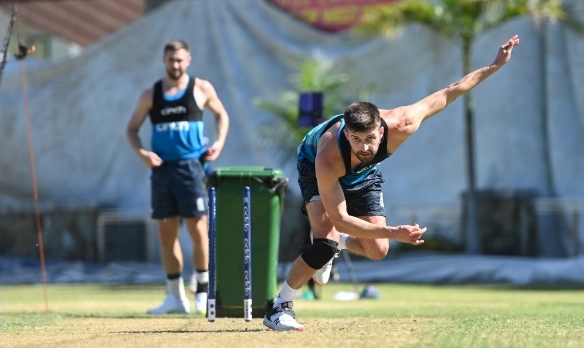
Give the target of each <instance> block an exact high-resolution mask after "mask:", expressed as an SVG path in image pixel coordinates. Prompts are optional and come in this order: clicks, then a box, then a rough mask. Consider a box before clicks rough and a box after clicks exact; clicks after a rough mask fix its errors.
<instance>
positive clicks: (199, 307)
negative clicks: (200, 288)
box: [195, 292, 207, 315]
mask: <svg viewBox="0 0 584 348" xmlns="http://www.w3.org/2000/svg"><path fill="white" fill-rule="evenodd" d="M195 313H196V314H202V315H205V314H207V293H206V292H200V293H198V294H196V295H195Z"/></svg>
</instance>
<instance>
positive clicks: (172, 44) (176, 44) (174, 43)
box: [163, 39, 190, 54]
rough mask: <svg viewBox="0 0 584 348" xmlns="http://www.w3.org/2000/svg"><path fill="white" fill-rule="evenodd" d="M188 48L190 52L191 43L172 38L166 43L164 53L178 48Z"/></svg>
mask: <svg viewBox="0 0 584 348" xmlns="http://www.w3.org/2000/svg"><path fill="white" fill-rule="evenodd" d="M181 49H182V50H186V51H187V52H190V50H189V45H188V44H187V43H186V42H184V41H183V40H178V39H175V40H170V41H168V42H167V43H166V45H164V52H163V53H164V54H166V53H167V52H175V51H178V50H181Z"/></svg>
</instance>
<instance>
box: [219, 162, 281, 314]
mask: <svg viewBox="0 0 584 348" xmlns="http://www.w3.org/2000/svg"><path fill="white" fill-rule="evenodd" d="M208 184H209V185H210V186H213V187H215V191H216V222H215V228H216V233H215V250H216V251H215V259H216V263H215V272H216V284H217V285H216V291H217V302H216V315H217V317H242V316H243V299H244V265H243V188H244V187H246V186H248V187H249V188H250V191H251V233H252V235H251V266H252V272H251V273H252V314H253V316H254V317H263V315H264V314H265V311H266V309H267V308H268V306H271V305H272V303H273V301H274V299H275V298H276V296H277V295H278V293H277V268H278V247H279V242H280V222H281V217H282V210H283V200H284V192H285V191H286V188H287V187H288V179H287V178H285V177H284V176H283V173H282V171H281V170H280V169H272V168H266V167H222V168H216V169H215V170H214V172H213V173H212V174H211V176H210V177H209V183H208Z"/></svg>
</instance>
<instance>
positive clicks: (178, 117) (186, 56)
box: [126, 40, 229, 314]
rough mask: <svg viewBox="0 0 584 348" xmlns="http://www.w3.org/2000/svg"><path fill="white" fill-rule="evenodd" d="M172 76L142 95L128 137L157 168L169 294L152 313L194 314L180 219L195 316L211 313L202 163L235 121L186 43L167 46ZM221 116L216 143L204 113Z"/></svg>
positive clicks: (155, 202) (156, 201) (156, 211)
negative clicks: (199, 74) (196, 70)
mask: <svg viewBox="0 0 584 348" xmlns="http://www.w3.org/2000/svg"><path fill="white" fill-rule="evenodd" d="M163 63H164V66H165V68H166V75H165V76H164V77H163V78H162V79H161V80H159V81H157V82H156V83H155V84H154V86H152V87H151V88H148V89H146V90H145V91H144V92H142V94H141V95H140V97H139V99H138V102H137V104H136V108H135V110H134V112H133V114H132V117H131V118H130V121H129V122H128V126H127V129H126V136H127V138H128V142H129V143H130V146H131V148H132V149H133V150H134V152H136V154H137V155H138V157H139V158H140V160H142V162H144V164H145V165H146V166H147V167H148V168H151V169H152V176H151V190H152V196H151V200H152V201H151V204H152V218H153V219H155V220H157V222H158V230H159V238H160V245H161V253H162V263H163V266H164V270H165V272H166V292H167V297H166V299H165V300H164V302H163V303H162V304H161V305H160V306H158V307H156V308H152V309H150V310H148V313H149V314H167V313H182V314H187V313H190V302H189V299H188V298H187V296H186V294H185V289H184V281H183V277H182V271H183V255H182V252H181V247H180V244H179V233H180V224H181V218H182V219H184V221H185V224H186V227H187V229H188V231H189V235H190V237H191V240H192V243H193V263H194V269H195V272H194V274H193V278H192V280H191V285H190V289H191V291H192V292H194V293H195V312H196V313H198V314H205V313H206V311H207V292H208V287H209V272H208V266H209V234H208V232H209V231H208V225H207V215H208V209H207V190H206V187H205V184H204V180H205V170H204V168H203V162H207V161H214V160H215V159H217V158H218V157H219V154H220V153H221V150H222V149H223V146H224V144H225V139H226V137H227V132H228V130H229V116H228V114H227V111H226V110H225V108H224V106H223V103H222V102H221V100H220V99H219V97H218V96H217V93H216V91H215V88H214V87H213V85H212V84H211V83H210V82H209V81H205V80H202V79H199V78H196V77H190V76H189V75H188V74H187V72H186V71H187V68H188V67H189V65H190V63H191V54H190V50H189V47H188V45H187V43H186V42H184V41H182V40H172V41H169V42H168V43H167V44H166V45H165V46H164V51H163ZM205 108H207V109H209V110H211V112H212V113H213V115H214V117H215V125H216V132H217V134H216V140H215V142H214V143H212V144H211V145H210V146H209V144H207V142H208V140H207V138H205V136H204V123H203V110H204V109H205ZM148 116H150V121H151V122H152V139H151V149H152V150H151V151H149V150H146V149H145V148H144V147H143V146H142V142H141V140H140V136H139V134H138V133H139V130H140V127H141V126H142V124H143V123H144V121H145V120H146V118H147V117H148Z"/></svg>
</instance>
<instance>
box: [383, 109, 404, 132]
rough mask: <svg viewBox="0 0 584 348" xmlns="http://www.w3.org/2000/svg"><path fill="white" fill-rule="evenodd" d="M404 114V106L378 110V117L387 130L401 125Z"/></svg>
mask: <svg viewBox="0 0 584 348" xmlns="http://www.w3.org/2000/svg"><path fill="white" fill-rule="evenodd" d="M405 113H406V107H405V106H400V107H397V108H394V109H379V115H380V116H381V118H382V119H383V120H384V121H385V123H386V124H387V127H388V128H389V129H394V128H396V127H399V126H400V125H401V124H402V123H403V118H404V115H405Z"/></svg>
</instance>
